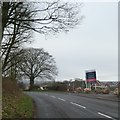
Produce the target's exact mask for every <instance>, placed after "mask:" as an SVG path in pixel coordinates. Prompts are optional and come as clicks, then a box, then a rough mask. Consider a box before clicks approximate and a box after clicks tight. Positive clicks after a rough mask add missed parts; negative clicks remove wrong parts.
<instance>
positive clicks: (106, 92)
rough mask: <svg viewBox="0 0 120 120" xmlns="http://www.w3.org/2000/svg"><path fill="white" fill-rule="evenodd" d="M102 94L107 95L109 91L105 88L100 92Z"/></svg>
mask: <svg viewBox="0 0 120 120" xmlns="http://www.w3.org/2000/svg"><path fill="white" fill-rule="evenodd" d="M102 93H103V94H109V93H110V90H109V89H108V88H105V89H103V90H102Z"/></svg>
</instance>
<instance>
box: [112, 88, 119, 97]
mask: <svg viewBox="0 0 120 120" xmlns="http://www.w3.org/2000/svg"><path fill="white" fill-rule="evenodd" d="M113 93H114V95H117V96H118V97H119V96H120V89H119V88H115V90H114V92H113Z"/></svg>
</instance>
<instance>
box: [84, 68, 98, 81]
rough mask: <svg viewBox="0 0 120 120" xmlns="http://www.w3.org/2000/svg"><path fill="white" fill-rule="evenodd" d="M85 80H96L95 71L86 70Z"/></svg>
mask: <svg viewBox="0 0 120 120" xmlns="http://www.w3.org/2000/svg"><path fill="white" fill-rule="evenodd" d="M86 81H87V82H96V71H95V70H91V71H86Z"/></svg>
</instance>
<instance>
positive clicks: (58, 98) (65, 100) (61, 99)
mask: <svg viewBox="0 0 120 120" xmlns="http://www.w3.org/2000/svg"><path fill="white" fill-rule="evenodd" d="M58 99H59V100H62V101H66V100H64V99H62V98H58Z"/></svg>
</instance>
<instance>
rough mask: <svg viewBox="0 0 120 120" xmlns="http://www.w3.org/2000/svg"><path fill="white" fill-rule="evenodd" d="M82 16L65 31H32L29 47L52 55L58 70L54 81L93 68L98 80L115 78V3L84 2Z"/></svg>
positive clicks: (116, 8) (116, 40)
mask: <svg viewBox="0 0 120 120" xmlns="http://www.w3.org/2000/svg"><path fill="white" fill-rule="evenodd" d="M80 14H81V15H84V16H85V18H84V19H83V21H82V22H81V25H79V26H77V27H76V28H74V29H71V30H70V31H69V32H68V33H67V34H66V33H61V34H59V35H56V36H52V35H51V36H47V37H46V38H45V37H44V36H43V35H40V34H37V33H35V34H34V36H33V38H34V42H32V44H31V45H28V46H30V47H34V48H44V49H45V51H48V52H49V53H50V54H52V55H53V57H54V58H55V61H56V65H57V67H58V70H59V75H58V77H57V78H56V79H57V80H62V81H63V80H69V79H74V78H82V79H85V71H86V70H91V69H95V70H96V72H97V79H98V80H100V81H106V80H112V81H113V80H114V81H117V80H118V3H117V2H85V3H84V5H83V7H82V8H81V13H80Z"/></svg>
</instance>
